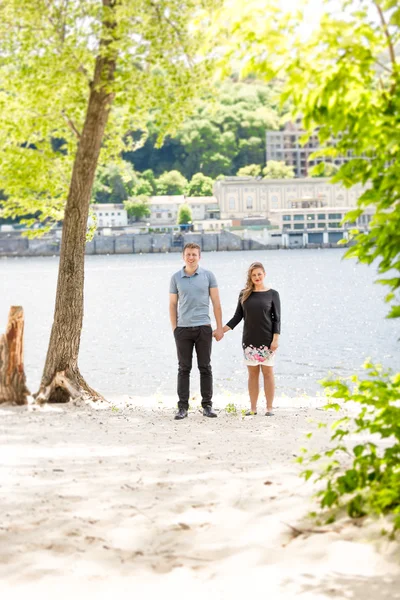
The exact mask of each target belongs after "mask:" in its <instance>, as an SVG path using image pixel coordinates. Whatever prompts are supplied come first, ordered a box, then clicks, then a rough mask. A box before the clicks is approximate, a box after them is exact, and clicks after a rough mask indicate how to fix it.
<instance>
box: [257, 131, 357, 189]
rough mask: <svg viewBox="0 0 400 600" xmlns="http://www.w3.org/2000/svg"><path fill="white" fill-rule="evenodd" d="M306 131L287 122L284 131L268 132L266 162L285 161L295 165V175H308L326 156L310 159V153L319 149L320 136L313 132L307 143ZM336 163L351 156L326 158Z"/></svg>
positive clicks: (340, 162) (341, 162)
mask: <svg viewBox="0 0 400 600" xmlns="http://www.w3.org/2000/svg"><path fill="white" fill-rule="evenodd" d="M304 134H305V131H302V130H300V129H299V128H298V127H297V126H296V125H295V124H293V123H287V124H286V126H285V129H284V130H282V131H267V132H266V162H268V161H269V160H277V161H283V162H284V163H285V164H286V165H289V166H291V167H293V170H294V173H295V177H296V178H297V177H307V176H308V175H309V171H310V168H311V167H313V166H314V165H316V164H318V163H320V162H324V158H316V159H310V155H311V154H312V153H313V152H315V151H316V150H319V149H320V148H321V145H320V143H319V140H318V136H317V135H316V134H313V135H311V136H310V138H309V140H308V141H307V142H306V143H305V144H302V143H301V138H302V136H303V135H304ZM326 160H328V161H329V162H331V163H334V164H336V165H341V164H343V163H344V162H346V161H347V160H349V158H348V157H347V158H346V157H335V158H329V159H326Z"/></svg>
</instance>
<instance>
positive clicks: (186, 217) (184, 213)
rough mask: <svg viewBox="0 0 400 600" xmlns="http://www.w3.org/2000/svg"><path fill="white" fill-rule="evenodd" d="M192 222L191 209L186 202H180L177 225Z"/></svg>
mask: <svg viewBox="0 0 400 600" xmlns="http://www.w3.org/2000/svg"><path fill="white" fill-rule="evenodd" d="M191 222H192V211H191V209H190V206H188V205H187V204H181V205H180V207H179V212H178V219H177V223H178V225H186V224H187V223H191Z"/></svg>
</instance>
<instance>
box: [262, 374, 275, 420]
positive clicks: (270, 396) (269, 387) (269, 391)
mask: <svg viewBox="0 0 400 600" xmlns="http://www.w3.org/2000/svg"><path fill="white" fill-rule="evenodd" d="M261 369H262V374H263V377H264V392H265V399H266V401H267V411H268V412H271V411H272V405H273V403H274V395H275V378H274V367H264V366H263V365H262V366H261Z"/></svg>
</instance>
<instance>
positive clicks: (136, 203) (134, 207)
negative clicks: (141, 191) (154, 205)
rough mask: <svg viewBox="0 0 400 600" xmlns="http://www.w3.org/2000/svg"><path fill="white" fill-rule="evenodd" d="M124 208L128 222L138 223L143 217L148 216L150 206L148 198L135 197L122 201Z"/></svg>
mask: <svg viewBox="0 0 400 600" xmlns="http://www.w3.org/2000/svg"><path fill="white" fill-rule="evenodd" d="M124 208H125V210H126V212H127V213H128V217H129V219H130V220H132V219H133V220H134V221H140V220H141V219H143V218H144V217H149V216H150V206H149V198H148V196H136V197H135V198H129V199H128V200H125V201H124Z"/></svg>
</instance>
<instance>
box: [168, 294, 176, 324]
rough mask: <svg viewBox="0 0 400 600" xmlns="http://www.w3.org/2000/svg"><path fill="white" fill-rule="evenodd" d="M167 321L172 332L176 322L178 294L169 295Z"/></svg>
mask: <svg viewBox="0 0 400 600" xmlns="http://www.w3.org/2000/svg"><path fill="white" fill-rule="evenodd" d="M169 320H170V321H171V327H172V331H174V330H175V328H176V325H177V322H178V294H170V295H169Z"/></svg>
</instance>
